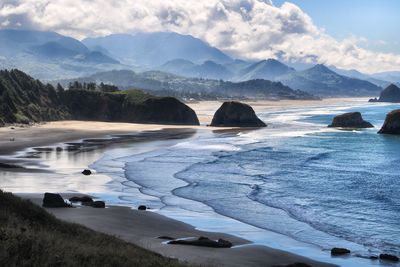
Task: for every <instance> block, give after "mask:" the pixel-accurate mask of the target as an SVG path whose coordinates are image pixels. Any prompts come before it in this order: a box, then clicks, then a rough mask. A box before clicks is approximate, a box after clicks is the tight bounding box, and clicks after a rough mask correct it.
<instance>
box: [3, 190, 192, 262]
mask: <svg viewBox="0 0 400 267" xmlns="http://www.w3.org/2000/svg"><path fill="white" fill-rule="evenodd" d="M0 266H171V267H172V266H186V265H184V264H181V263H179V262H178V261H177V260H173V259H169V258H165V257H162V256H161V255H158V254H155V253H152V252H150V251H147V250H145V249H142V248H140V247H137V246H135V245H132V244H130V243H127V242H124V241H122V240H120V239H117V238H115V237H112V236H108V235H105V234H101V233H98V232H95V231H92V230H90V229H88V228H86V227H83V226H80V225H77V224H71V223H66V222H63V221H60V220H58V219H57V218H55V217H54V216H53V215H51V214H49V213H48V212H46V211H45V210H44V209H42V208H40V207H38V206H36V205H34V204H32V203H31V202H30V201H27V200H22V199H21V198H19V197H16V196H14V195H12V194H11V193H4V192H2V191H1V190H0Z"/></svg>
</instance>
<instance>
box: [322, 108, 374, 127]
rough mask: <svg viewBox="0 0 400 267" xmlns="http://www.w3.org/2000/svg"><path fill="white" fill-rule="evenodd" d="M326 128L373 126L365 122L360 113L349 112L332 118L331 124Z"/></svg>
mask: <svg viewBox="0 0 400 267" xmlns="http://www.w3.org/2000/svg"><path fill="white" fill-rule="evenodd" d="M328 127H340V128H373V127H374V126H373V125H372V124H371V123H369V122H367V121H365V120H364V119H363V118H362V116H361V113H360V112H349V113H345V114H342V115H338V116H336V117H334V118H333V121H332V124H331V125H329V126H328Z"/></svg>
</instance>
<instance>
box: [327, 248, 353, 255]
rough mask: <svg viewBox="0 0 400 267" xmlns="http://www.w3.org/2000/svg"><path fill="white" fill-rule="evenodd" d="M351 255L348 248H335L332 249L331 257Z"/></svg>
mask: <svg viewBox="0 0 400 267" xmlns="http://www.w3.org/2000/svg"><path fill="white" fill-rule="evenodd" d="M346 254H350V250H348V249H347V248H333V249H331V255H332V256H340V255H346Z"/></svg>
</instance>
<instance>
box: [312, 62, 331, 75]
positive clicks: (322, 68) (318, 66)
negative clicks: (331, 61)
mask: <svg viewBox="0 0 400 267" xmlns="http://www.w3.org/2000/svg"><path fill="white" fill-rule="evenodd" d="M310 70H317V71H321V72H329V73H336V72H334V71H332V70H331V69H329V68H328V67H327V66H325V65H324V64H316V65H315V66H314V67H311V68H310Z"/></svg>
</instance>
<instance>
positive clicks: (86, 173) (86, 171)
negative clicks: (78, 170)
mask: <svg viewBox="0 0 400 267" xmlns="http://www.w3.org/2000/svg"><path fill="white" fill-rule="evenodd" d="M82 174H83V175H91V174H92V171H91V170H87V169H85V170H83V171H82Z"/></svg>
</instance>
